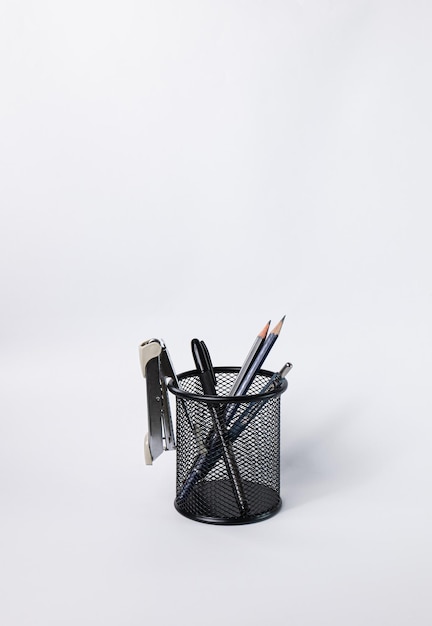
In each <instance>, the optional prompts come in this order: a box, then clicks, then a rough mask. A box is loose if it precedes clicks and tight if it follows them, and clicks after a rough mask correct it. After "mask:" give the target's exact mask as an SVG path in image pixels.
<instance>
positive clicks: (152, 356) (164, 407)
mask: <svg viewBox="0 0 432 626" xmlns="http://www.w3.org/2000/svg"><path fill="white" fill-rule="evenodd" d="M139 354H140V363H141V371H142V373H143V376H144V378H145V379H146V385H147V414H148V432H147V433H146V435H145V439H144V460H145V463H146V465H152V463H153V461H154V460H155V459H156V458H157V457H158V456H159V455H160V454H162V452H163V451H164V450H174V449H175V447H176V444H175V437H174V429H173V423H172V418H171V410H170V405H169V400H168V392H167V386H166V378H172V379H173V381H174V382H175V383H177V376H176V374H175V372H174V368H173V365H172V362H171V359H170V356H169V354H168V351H167V349H166V346H165V344H164V342H163V341H162V339H149V340H148V341H145V342H144V343H142V344H141V345H140V347H139ZM177 386H178V384H177Z"/></svg>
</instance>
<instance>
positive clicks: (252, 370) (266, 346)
mask: <svg viewBox="0 0 432 626" xmlns="http://www.w3.org/2000/svg"><path fill="white" fill-rule="evenodd" d="M284 320H285V315H284V316H283V318H282V319H281V320H280V321H279V322H278V323H277V324H276V326H275V327H274V328H273V330H272V331H271V332H270V333H269V334H268V336H267V338H266V339H265V341H264V342H263V344H262V345H261V348H260V349H259V350H258V352H257V354H256V356H255V358H254V360H253V362H252V363H251V365H250V366H249V369H248V371H247V372H246V374H245V376H244V377H243V380H242V381H241V383H240V385H239V386H238V389H237V392H236V393H235V395H236V396H242V395H243V394H245V393H246V392H247V390H248V389H249V387H250V386H251V384H252V381H253V379H254V378H255V375H256V373H257V372H258V370H259V369H260V367H261V365H262V364H263V363H264V361H265V359H266V358H267V355H268V353H269V352H270V350H271V349H272V347H273V345H274V343H275V341H276V340H277V339H278V337H279V334H280V331H281V329H282V325H283V323H284ZM236 410H237V406H236V405H235V404H230V405H229V406H228V408H227V411H226V414H225V421H226V423H227V424H229V423H230V421H231V419H232V417H233V416H234V413H235V412H236Z"/></svg>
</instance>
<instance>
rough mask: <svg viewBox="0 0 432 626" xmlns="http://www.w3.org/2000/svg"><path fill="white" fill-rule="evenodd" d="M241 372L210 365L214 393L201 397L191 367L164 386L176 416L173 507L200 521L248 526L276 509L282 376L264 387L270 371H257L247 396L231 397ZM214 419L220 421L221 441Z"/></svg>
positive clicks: (279, 501) (273, 513) (285, 384)
mask: <svg viewBox="0 0 432 626" xmlns="http://www.w3.org/2000/svg"><path fill="white" fill-rule="evenodd" d="M239 369H240V368H236V367H229V368H228V367H224V368H221V367H219V368H218V367H217V368H215V373H216V380H217V385H216V389H217V393H218V395H217V396H203V395H202V389H201V384H200V380H199V376H198V373H197V372H196V371H195V370H194V371H191V372H185V373H184V374H181V375H180V376H179V377H178V380H179V387H178V388H177V387H174V385H173V383H170V384H169V385H168V388H169V390H170V391H171V392H172V393H174V394H175V395H176V414H177V429H176V430H177V491H176V499H175V501H174V506H175V508H176V510H177V511H178V512H179V513H181V514H182V515H184V516H185V517H187V518H189V519H192V520H195V521H197V522H204V523H208V524H227V525H233V524H250V523H253V522H259V521H262V520H265V519H268V518H269V517H272V516H273V515H275V514H276V513H277V512H278V511H279V509H280V508H281V504H282V502H281V498H280V493H279V492H280V396H281V394H282V393H283V392H284V391H286V389H287V387H288V383H287V381H286V379H279V380H277V381H276V383H275V384H273V386H270V387H269V383H270V381H271V380H272V381H273V380H274V377H275V374H274V373H273V372H269V371H267V370H260V371H259V372H258V374H257V375H256V377H255V379H254V382H253V384H252V386H251V388H250V389H249V392H248V395H246V396H235V397H230V396H229V395H228V394H229V390H230V389H231V387H232V384H233V382H234V381H235V379H236V376H237V373H238V372H239ZM266 387H267V388H266ZM263 390H265V391H263ZM215 415H216V416H219V418H224V420H225V422H224V423H225V424H226V428H225V437H224V442H223V443H222V442H221V438H220V434H219V435H218V434H217V433H216V432H215V427H214V425H215ZM227 450H228V451H229V457H227ZM227 458H228V460H231V463H230V462H227ZM233 464H235V466H236V467H235V470H236V471H235V472H234V471H233V467H232V465H233Z"/></svg>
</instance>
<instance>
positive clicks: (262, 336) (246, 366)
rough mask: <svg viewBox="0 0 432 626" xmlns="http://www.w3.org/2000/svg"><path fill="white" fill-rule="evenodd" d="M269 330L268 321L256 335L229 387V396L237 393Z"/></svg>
mask: <svg viewBox="0 0 432 626" xmlns="http://www.w3.org/2000/svg"><path fill="white" fill-rule="evenodd" d="M269 328H270V321H268V322H267V324H266V325H265V326H264V328H263V329H262V331H261V332H260V333H258V336H257V338H256V339H255V341H254V343H253V344H252V347H251V349H250V351H249V354H248V355H247V357H246V359H245V362H244V363H243V365H242V367H241V369H240V371H239V373H238V376H237V378H236V380H235V383H234V385H233V386H232V387H231V389H230V393H229V395H230V396H235V395H236V393H237V389H238V388H239V386H240V385H241V383H242V381H243V378H244V377H245V375H246V373H247V372H248V370H249V368H250V366H251V364H252V362H253V361H254V359H255V358H256V356H257V354H258V352H259V350H260V348H261V346H262V344H263V343H264V341H265V338H266V337H267V333H268V329H269Z"/></svg>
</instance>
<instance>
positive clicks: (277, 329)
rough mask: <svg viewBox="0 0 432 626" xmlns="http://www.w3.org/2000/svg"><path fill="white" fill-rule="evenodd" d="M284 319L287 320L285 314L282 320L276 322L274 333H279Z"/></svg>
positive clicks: (272, 332)
mask: <svg viewBox="0 0 432 626" xmlns="http://www.w3.org/2000/svg"><path fill="white" fill-rule="evenodd" d="M284 321H285V315H284V316H283V318H282V319H281V320H280V322H278V323H277V324H276V326H275V327H274V328H273V330H272V331H271V334H272V335H279V333H280V331H281V328H282V325H283V323H284Z"/></svg>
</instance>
